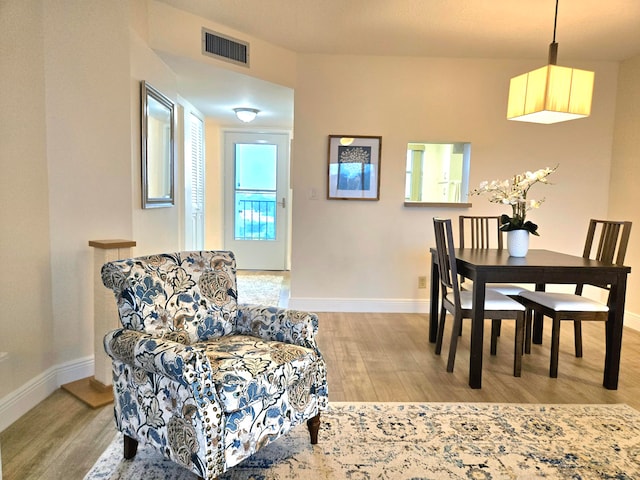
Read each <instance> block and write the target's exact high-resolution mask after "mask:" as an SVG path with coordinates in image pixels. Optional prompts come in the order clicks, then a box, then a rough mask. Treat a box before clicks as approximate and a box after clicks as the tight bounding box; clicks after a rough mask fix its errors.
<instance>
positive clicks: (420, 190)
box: [404, 142, 471, 206]
mask: <svg viewBox="0 0 640 480" xmlns="http://www.w3.org/2000/svg"><path fill="white" fill-rule="evenodd" d="M470 163H471V144H470V143H468V142H450V143H424V142H411V143H409V144H408V145H407V168H406V177H405V194H404V202H405V205H406V206H414V205H429V206H433V205H440V206H442V205H444V206H447V205H459V206H470V205H469V204H468V203H467V192H468V191H469V166H470Z"/></svg>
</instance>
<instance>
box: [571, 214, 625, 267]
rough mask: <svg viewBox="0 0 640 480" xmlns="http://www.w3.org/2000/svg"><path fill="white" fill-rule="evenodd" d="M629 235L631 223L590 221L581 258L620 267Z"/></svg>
mask: <svg viewBox="0 0 640 480" xmlns="http://www.w3.org/2000/svg"><path fill="white" fill-rule="evenodd" d="M596 233H598V234H599V237H598V241H597V242H594V240H595V239H596ZM630 234H631V222H616V221H609V220H595V219H591V221H590V222H589V230H588V232H587V240H586V242H585V245H584V252H583V253H582V256H583V257H584V258H590V259H592V260H598V261H601V262H606V263H615V264H616V265H622V264H623V263H624V257H625V255H626V253H627V245H628V244H629V236H630Z"/></svg>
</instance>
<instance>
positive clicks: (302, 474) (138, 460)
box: [85, 403, 640, 480]
mask: <svg viewBox="0 0 640 480" xmlns="http://www.w3.org/2000/svg"><path fill="white" fill-rule="evenodd" d="M142 478H144V479H145V480H155V479H158V480H160V479H162V480H192V479H194V478H195V476H194V475H193V474H192V473H190V472H188V471H186V470H184V469H183V468H182V467H180V466H178V465H176V464H173V463H170V462H168V461H164V460H163V459H162V458H161V457H160V456H159V455H158V454H157V453H155V452H154V451H152V450H149V449H147V448H139V449H138V454H137V455H136V457H135V458H134V459H133V460H128V461H124V460H123V457H122V439H121V437H120V436H119V435H118V436H117V437H116V439H115V440H114V441H113V443H112V444H111V445H110V446H109V448H108V449H107V450H106V451H105V452H104V454H103V455H102V457H100V459H99V460H98V462H97V463H96V464H95V465H94V467H93V468H92V470H91V471H90V472H89V473H88V474H87V476H86V477H85V480H97V479H109V480H116V479H122V480H129V479H136V480H137V479H142ZM536 478H547V479H574V480H577V479H580V480H590V479H618V480H622V479H638V478H640V412H637V411H636V410H634V409H632V408H631V407H628V406H626V405H620V404H617V405H539V404H538V405H536V404H531V405H529V404H526V405H525V404H491V403H484V404H457V403H422V404H417V403H416V404H399V403H379V404H375V403H332V404H331V408H330V410H329V411H328V412H326V413H325V414H324V416H323V417H322V426H321V430H320V436H319V443H318V444H317V445H315V446H312V445H311V444H310V443H309V436H308V433H307V430H306V425H305V426H303V425H300V426H298V427H296V428H295V429H294V430H293V431H292V432H290V434H289V435H287V436H285V437H282V438H280V439H278V440H276V441H275V442H274V443H272V444H270V445H268V446H266V447H264V448H263V449H262V450H260V451H259V452H258V453H257V454H256V455H254V456H253V457H251V458H249V459H247V460H245V461H244V462H243V463H241V464H240V465H238V466H236V467H234V468H233V469H231V470H230V471H229V472H227V473H226V474H225V475H222V476H221V477H219V479H220V480H231V479H233V480H240V479H242V480H247V479H254V480H268V479H270V480H284V479H314V480H315V479H339V480H343V479H350V480H369V479H394V480H395V479H403V480H404V479H406V480H409V479H411V480H420V479H486V480H489V479H491V480H498V479H520V480H525V479H526V480H528V479H536Z"/></svg>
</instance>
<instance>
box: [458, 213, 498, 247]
mask: <svg viewBox="0 0 640 480" xmlns="http://www.w3.org/2000/svg"><path fill="white" fill-rule="evenodd" d="M458 218H459V222H460V248H498V249H502V246H503V243H502V232H501V231H500V217H498V216H470V215H460V217H458Z"/></svg>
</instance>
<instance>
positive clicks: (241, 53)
mask: <svg viewBox="0 0 640 480" xmlns="http://www.w3.org/2000/svg"><path fill="white" fill-rule="evenodd" d="M202 54H203V55H208V56H210V57H214V58H217V59H219V60H225V61H227V62H231V63H235V64H236V65H244V66H245V67H248V66H249V43H247V42H242V41H240V40H237V39H235V38H231V37H228V36H226V35H222V34H220V33H217V32H212V31H211V30H207V29H206V28H203V29H202Z"/></svg>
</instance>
